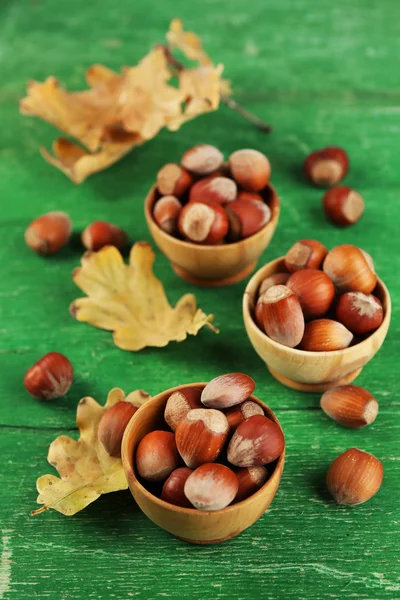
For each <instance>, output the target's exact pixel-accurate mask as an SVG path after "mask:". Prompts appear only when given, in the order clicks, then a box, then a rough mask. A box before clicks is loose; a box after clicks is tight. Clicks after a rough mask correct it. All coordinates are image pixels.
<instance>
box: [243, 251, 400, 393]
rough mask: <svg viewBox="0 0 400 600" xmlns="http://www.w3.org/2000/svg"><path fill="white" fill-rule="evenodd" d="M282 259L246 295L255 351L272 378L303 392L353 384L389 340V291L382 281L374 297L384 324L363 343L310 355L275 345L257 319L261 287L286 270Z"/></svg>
mask: <svg viewBox="0 0 400 600" xmlns="http://www.w3.org/2000/svg"><path fill="white" fill-rule="evenodd" d="M285 270H286V269H285V267H284V261H283V257H281V258H278V259H276V260H273V261H272V262H270V263H268V264H267V265H265V266H264V267H262V268H261V269H259V270H258V271H257V273H255V274H254V275H253V277H252V278H251V279H250V281H249V283H248V285H247V287H246V290H245V292H244V296H243V319H244V324H245V327H246V331H247V335H248V336H249V338H250V341H251V343H252V345H253V347H254V350H255V351H256V352H257V354H258V355H259V356H260V357H261V358H262V360H263V361H264V362H265V363H266V365H267V368H268V370H269V371H270V373H271V375H273V377H275V379H277V380H278V381H280V382H281V383H283V384H284V385H286V386H288V387H290V388H293V389H296V390H301V391H303V392H323V391H325V390H328V389H330V388H332V387H334V386H336V385H343V384H346V383H350V382H351V381H353V380H354V379H355V378H356V377H357V376H358V375H359V374H360V373H361V370H362V368H363V366H364V365H365V364H366V363H367V362H368V361H370V360H371V358H373V356H375V354H376V353H377V352H378V350H379V348H380V347H381V346H382V344H383V341H384V339H385V337H386V334H387V331H388V328H389V323H390V313H391V301H390V295H389V292H388V290H387V288H386V286H385V284H384V283H383V281H381V280H380V279H378V283H377V287H376V289H375V291H374V294H375V295H376V296H378V298H379V299H380V301H381V302H382V305H383V310H384V319H383V322H382V325H381V326H380V327H379V328H378V329H377V330H376V331H374V332H373V333H372V334H371V335H370V336H369V337H367V338H366V339H365V340H363V341H362V342H360V343H358V344H355V345H354V346H350V347H349V348H345V349H344V350H335V351H333V352H307V351H305V350H296V349H295V348H288V347H287V346H283V345H282V344H278V343H277V342H274V340H272V339H271V338H269V337H268V336H267V335H266V334H265V333H263V332H262V331H261V329H260V328H259V327H258V325H257V323H256V322H255V320H254V306H255V302H256V299H257V292H258V288H259V286H260V284H261V282H262V280H263V279H264V278H265V277H269V276H270V275H273V274H274V273H278V272H279V271H285Z"/></svg>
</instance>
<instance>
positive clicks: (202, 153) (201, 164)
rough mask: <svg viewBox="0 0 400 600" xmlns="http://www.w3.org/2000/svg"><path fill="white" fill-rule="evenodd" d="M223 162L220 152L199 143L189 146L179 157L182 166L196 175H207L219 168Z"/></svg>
mask: <svg viewBox="0 0 400 600" xmlns="http://www.w3.org/2000/svg"><path fill="white" fill-rule="evenodd" d="M223 162H224V156H223V154H222V152H220V150H218V148H215V146H210V145H208V144H199V145H197V146H193V148H189V150H186V152H185V154H184V155H183V156H182V159H181V164H182V166H183V167H185V169H187V170H188V171H190V172H191V173H195V174H196V175H209V174H210V173H212V172H213V171H216V170H217V169H219V168H220V167H221V166H222V164H223Z"/></svg>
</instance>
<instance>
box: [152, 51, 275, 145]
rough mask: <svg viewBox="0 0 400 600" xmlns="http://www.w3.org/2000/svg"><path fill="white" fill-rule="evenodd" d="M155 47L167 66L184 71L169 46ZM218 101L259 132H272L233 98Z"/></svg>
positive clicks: (270, 128)
mask: <svg viewBox="0 0 400 600" xmlns="http://www.w3.org/2000/svg"><path fill="white" fill-rule="evenodd" d="M156 47H157V48H161V49H162V50H163V52H164V54H165V57H166V59H167V61H168V64H169V65H170V66H171V67H174V68H175V69H176V70H177V71H178V72H179V71H183V70H184V68H185V66H184V65H183V63H181V62H180V61H179V60H177V59H176V58H175V56H174V55H173V54H172V52H171V49H170V48H169V46H167V45H166V44H157V45H156ZM220 100H221V102H222V104H225V106H228V107H229V108H231V109H232V110H234V111H236V112H237V113H239V115H242V117H244V118H245V119H247V120H248V121H250V123H253V125H255V126H256V127H257V129H259V130H260V131H262V132H264V133H270V132H271V131H272V126H271V125H269V124H268V123H264V121H262V120H261V119H260V118H259V117H257V116H256V115H253V113H251V112H250V111H248V110H247V108H244V106H242V105H241V104H239V102H236V100H233V98H230V97H229V96H228V95H226V94H221V96H220Z"/></svg>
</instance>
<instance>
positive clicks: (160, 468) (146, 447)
mask: <svg viewBox="0 0 400 600" xmlns="http://www.w3.org/2000/svg"><path fill="white" fill-rule="evenodd" d="M180 462H181V460H180V456H179V452H178V450H177V447H176V443H175V436H174V434H173V433H171V432H170V431H151V432H150V433H148V434H147V435H145V436H144V438H143V439H142V440H141V441H140V442H139V445H138V447H137V450H136V467H137V470H138V473H139V475H140V477H143V479H146V480H147V481H165V479H167V477H168V476H169V475H170V474H171V473H172V471H174V470H175V469H177V468H178V467H179V464H180Z"/></svg>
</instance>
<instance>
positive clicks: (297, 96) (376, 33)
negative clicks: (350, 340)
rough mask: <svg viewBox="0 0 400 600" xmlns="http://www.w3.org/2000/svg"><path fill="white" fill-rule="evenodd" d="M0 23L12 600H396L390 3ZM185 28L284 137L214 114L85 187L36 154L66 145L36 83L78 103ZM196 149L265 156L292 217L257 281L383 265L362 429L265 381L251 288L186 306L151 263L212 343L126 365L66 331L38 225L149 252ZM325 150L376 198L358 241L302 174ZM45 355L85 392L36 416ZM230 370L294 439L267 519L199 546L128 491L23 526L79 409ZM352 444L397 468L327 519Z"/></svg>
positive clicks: (218, 0)
mask: <svg viewBox="0 0 400 600" xmlns="http://www.w3.org/2000/svg"><path fill="white" fill-rule="evenodd" d="M0 16H1V19H0V28H1V29H0V31H1V34H0V73H1V75H0V80H1V89H0V110H1V113H0V114H1V119H2V126H1V136H0V181H1V213H2V215H1V216H2V218H1V225H2V227H1V247H0V253H1V255H0V261H1V274H2V275H1V310H2V313H1V314H2V316H1V325H0V327H1V338H0V353H1V381H0V386H1V387H0V394H1V403H0V427H1V437H0V449H1V450H0V452H1V454H0V456H1V461H2V469H1V486H0V507H1V513H0V514H1V528H0V529H1V544H0V551H1V566H0V598H1V599H2V600H24V599H28V598H29V599H32V598H40V599H47V598H48V599H51V600H72V599H73V600H88V599H91V598H93V599H96V600H106V599H107V600H108V599H112V598H113V599H114V598H115V599H119V600H127V599H129V598H159V597H167V598H168V597H172V598H184V597H187V598H198V599H201V600H204V599H207V598H237V599H244V598H246V599H253V598H263V599H264V598H265V599H284V600H292V599H293V600H299V599H307V600H313V599H321V598H330V599H335V598H345V599H350V598H360V599H361V598H363V599H368V600H372V599H390V600H393V599H395V598H400V567H399V562H398V558H399V552H400V546H399V543H400V507H399V495H400V452H399V433H400V418H399V400H398V396H397V390H398V385H397V382H398V377H399V376H398V356H399V351H400V347H399V333H400V319H399V308H398V304H397V302H396V297H397V295H398V294H399V293H400V284H399V278H398V272H399V267H400V262H399V256H398V254H399V253H398V237H399V217H400V208H399V197H398V195H399V185H400V169H399V163H398V147H399V134H400V108H399V107H400V88H399V76H398V64H397V62H398V61H397V60H396V59H398V57H399V56H400V25H399V24H400V4H399V3H398V0H381V2H380V3H375V2H370V1H368V0H365V2H360V0H336V1H335V2H334V3H328V2H319V3H317V2H314V0H298V2H293V0H280V1H279V2H268V3H266V2H262V0H257V1H256V2H252V3H251V2H250V3H249V2H246V3H245V2H243V0H231V2H229V3H226V2H225V1H223V0H212V1H208V2H205V1H204V0H201V1H200V0H192V2H186V1H183V0H176V1H175V2H174V3H172V2H170V3H168V2H158V3H154V4H152V3H149V2H148V1H145V0H136V1H135V2H131V1H130V0H119V2H107V1H106V0H92V2H86V3H82V2H81V1H80V0H70V1H69V2H64V3H63V2H57V1H56V0H19V2H18V1H16V2H11V1H9V2H7V0H5V1H4V0H3V2H2V3H1V6H0ZM174 16H180V17H182V18H183V20H184V22H185V24H186V26H187V28H188V29H193V30H195V31H197V32H198V33H199V34H201V35H202V37H203V39H204V42H205V45H206V48H207V50H208V51H209V52H210V54H211V56H213V57H215V59H216V60H218V61H221V62H222V63H224V64H225V65H226V75H227V76H228V77H229V78H230V79H231V80H232V83H233V87H234V88H235V90H236V98H237V99H238V100H240V101H241V102H242V103H243V104H244V105H246V106H247V107H248V108H249V109H251V110H253V111H254V112H256V113H258V114H259V115H260V116H262V117H263V118H265V119H266V120H269V121H271V122H272V123H273V125H274V129H275V130H274V133H273V134H272V135H270V136H263V135H262V134H260V133H258V132H257V131H255V130H254V129H252V127H251V126H249V125H248V124H247V123H246V122H244V121H243V120H242V119H241V118H240V117H239V116H238V115H236V114H235V113H232V112H231V111H230V110H229V109H227V108H224V107H222V108H221V109H220V110H219V111H218V112H217V113H214V114H210V115H207V116H204V117H202V118H199V119H198V120H196V121H194V122H192V123H189V124H188V125H186V126H184V127H183V128H182V129H181V130H180V131H179V132H178V133H175V134H172V133H169V132H163V133H162V134H161V135H159V136H158V138H157V139H156V140H154V141H152V142H150V143H148V144H146V145H144V146H143V147H142V148H140V149H138V150H136V151H134V152H133V153H131V154H130V155H129V156H128V157H126V158H125V159H124V160H123V161H121V162H120V163H119V164H117V165H116V166H114V167H112V168H111V169H109V170H107V171H106V172H104V173H101V174H99V175H96V176H94V177H92V178H91V179H89V180H88V181H87V182H86V183H84V184H83V185H81V186H78V187H76V186H74V185H73V184H72V183H71V182H70V181H69V180H67V178H65V177H64V176H63V175H62V174H61V173H59V172H58V171H56V170H55V169H53V168H51V167H50V166H48V165H47V164H46V163H45V162H44V161H43V160H42V158H41V157H40V155H39V153H38V146H39V144H43V143H45V144H47V145H48V146H50V143H51V140H52V139H54V137H55V135H56V132H55V131H54V130H53V129H52V128H51V127H50V126H47V125H45V124H43V123H42V122H39V121H38V120H35V119H30V118H25V117H21V116H20V115H19V114H18V109H17V103H18V100H19V98H20V97H22V96H23V95H24V91H25V83H26V82H27V80H29V79H37V80H43V79H44V78H45V77H46V76H47V75H49V74H54V75H56V76H57V77H59V79H60V80H61V81H62V82H63V83H64V84H67V85H68V86H70V87H71V88H73V89H79V87H80V86H81V83H82V80H83V74H84V71H85V68H86V67H87V66H88V65H90V64H92V63H95V62H101V63H104V64H107V65H109V66H110V67H113V68H118V67H119V66H120V65H121V64H134V63H135V62H136V61H137V60H138V59H139V58H140V57H141V56H142V55H143V54H144V53H145V52H146V51H147V50H148V49H149V48H150V46H151V45H152V44H153V43H154V42H155V41H157V40H162V39H163V36H164V32H165V31H166V29H167V27H168V23H169V21H170V19H171V18H172V17H174ZM201 141H204V142H209V143H213V144H216V145H218V146H219V147H220V148H221V149H222V150H223V151H224V152H225V153H226V154H228V153H230V152H231V151H233V150H235V149H237V148H239V147H254V148H259V149H260V150H263V151H265V152H266V153H267V154H268V156H269V158H270V160H271V162H272V166H273V182H274V184H275V185H276V188H277V189H278V191H279V194H280V196H281V201H282V213H281V219H280V223H279V227H278V230H277V232H276V234H275V237H274V239H273V241H272V243H271V245H270V247H269V248H268V250H267V251H266V253H265V255H264V256H263V257H262V261H263V262H266V261H268V260H271V259H272V258H274V257H276V256H279V255H282V254H283V253H284V252H285V251H286V250H287V248H288V247H289V246H290V245H291V244H292V243H293V242H294V241H295V240H296V239H299V238H304V237H316V238H319V239H320V240H321V241H323V242H324V243H325V244H326V245H328V246H334V245H336V244H339V243H343V242H350V243H355V244H357V245H360V246H362V247H363V248H365V249H366V250H368V251H369V252H370V253H371V254H372V255H373V256H374V258H375V262H376V267H377V270H378V273H379V275H380V276H381V277H382V278H383V280H384V281H385V282H386V284H387V285H388V287H389V289H390V290H391V294H392V299H393V305H394V306H393V318H392V325H391V328H390V331H389V335H388V337H387V339H386V342H385V344H384V346H383V348H382V350H381V351H380V352H379V354H378V355H377V357H376V358H375V359H374V360H373V362H372V363H371V364H369V365H368V366H367V367H366V368H365V369H364V371H363V373H362V374H361V376H360V377H359V379H358V380H357V383H359V384H360V385H363V386H365V387H367V388H368V389H369V390H371V391H372V392H373V393H374V394H375V396H376V398H377V399H378V401H379V402H380V407H381V408H380V413H379V416H378V418H377V420H376V422H375V423H374V424H373V425H372V426H371V427H368V428H367V429H365V430H361V431H347V430H345V429H342V428H340V427H339V426H337V425H336V424H335V423H334V422H332V421H330V420H329V419H328V418H327V417H325V416H324V415H323V414H322V413H321V411H320V409H319V404H318V403H319V397H318V396H317V395H306V394H302V393H300V392H294V391H291V390H288V389H286V388H284V387H282V386H281V385H279V384H278V383H276V382H275V381H274V380H273V379H272V378H271V377H270V375H269V374H268V372H267V371H266V369H265V367H264V365H263V364H262V362H261V361H260V360H259V359H258V357H257V356H256V355H255V353H254V351H253V350H252V348H251V346H250V343H249V342H248V340H247V337H246V334H245V330H244V327H243V323H242V318H241V297H242V293H243V288H244V282H243V283H240V284H237V285H235V286H232V287H230V288H225V289H219V290H212V289H197V290H193V288H191V286H189V284H187V283H185V282H184V281H182V280H180V279H178V278H177V277H176V275H175V274H174V273H173V272H172V270H171V268H170V266H169V264H168V263H167V261H166V259H165V258H164V257H163V256H161V255H160V254H159V253H157V261H156V273H157V275H158V276H159V277H160V278H161V279H162V281H163V283H164V284H165V286H166V288H167V290H168V293H169V296H170V299H171V300H172V301H174V302H175V301H176V300H177V299H178V297H179V296H180V295H182V294H183V293H185V292H188V291H195V292H196V294H197V297H198V301H199V304H200V306H201V307H202V308H203V309H204V310H205V311H207V312H214V313H215V315H216V324H217V325H218V326H219V327H220V329H221V333H220V335H219V336H215V335H214V334H213V333H212V332H209V331H206V330H204V331H202V332H201V333H200V334H199V336H198V337H197V338H191V339H189V340H187V341H186V342H184V343H182V344H171V345H170V346H168V348H165V349H161V350H156V349H147V350H145V351H142V352H140V353H137V354H133V353H128V352H123V351H121V350H118V349H117V348H115V347H114V346H113V344H112V339H111V335H110V334H109V333H107V332H104V331H100V330H96V329H94V328H92V327H90V326H88V325H84V324H80V323H77V322H76V321H74V320H73V319H72V318H71V317H70V315H69V313H68V305H69V303H70V302H71V301H72V300H73V299H74V298H75V297H78V296H79V295H80V293H79V290H77V288H75V286H74V284H73V283H72V280H71V276H70V273H71V270H72V268H73V267H75V266H76V265H77V264H79V258H80V252H81V251H80V249H79V247H78V245H76V247H72V248H69V249H68V250H67V249H66V250H64V251H63V252H62V253H61V254H59V255H58V256H56V257H54V258H52V259H47V260H46V259H41V258H39V257H37V256H36V255H34V254H33V253H32V252H31V251H30V250H29V249H28V248H27V247H26V246H25V245H24V242H23V232H24V229H25V227H26V226H27V224H28V223H29V222H30V221H31V219H33V218H34V217H36V216H37V215H38V214H41V213H44V212H46V211H50V210H56V209H57V210H65V211H67V212H68V213H69V214H70V215H71V217H72V219H73V221H74V229H75V230H76V231H77V232H79V231H80V230H82V229H83V228H84V227H85V226H86V225H87V224H88V223H89V222H90V221H92V220H94V219H99V218H100V219H105V220H110V221H112V222H115V223H117V224H119V225H121V226H123V227H124V228H125V229H127V230H128V231H129V232H130V234H131V236H132V239H133V240H149V234H148V231H147V228H146V225H145V221H144V217H143V198H144V196H145V194H146V191H147V190H148V188H149V186H150V184H151V183H152V181H153V179H154V175H155V173H156V172H157V170H158V169H159V167H160V166H161V165H162V164H163V163H164V162H165V161H166V160H167V159H178V158H179V157H180V156H181V154H182V153H183V151H184V150H185V149H186V148H187V147H188V146H190V145H192V144H195V143H198V142H201ZM327 144H340V145H343V146H344V147H345V148H346V149H347V150H348V152H349V154H350V157H351V163H352V166H351V173H350V175H349V177H348V183H349V184H350V185H354V186H355V187H356V188H357V189H358V190H359V191H360V192H361V193H362V194H363V195H364V197H365V200H366V212H365V216H364V217H363V219H362V221H361V222H360V223H359V224H358V225H356V226H355V227H353V228H351V229H348V230H339V229H336V228H334V227H333V226H332V225H330V224H328V223H327V222H326V220H325V218H324V216H323V214H322V211H321V209H320V197H321V192H320V191H318V190H316V189H313V188H311V187H309V186H308V185H307V184H305V182H304V181H303V177H302V174H301V165H302V161H303V159H304V156H305V155H306V153H307V152H308V151H309V150H310V149H313V148H315V147H321V146H323V145H327ZM51 350H54V351H60V352H63V353H65V354H66V355H67V356H68V357H69V358H70V359H71V361H72V362H73V364H74V367H75V371H76V379H75V382H74V384H73V387H72V388H71V391H70V393H69V394H68V396H67V397H66V398H65V399H61V400H59V401H57V402H55V403H49V404H45V403H40V402H39V401H35V400H34V399H33V398H31V397H29V396H28V394H27V393H26V392H25V390H24V387H23V383H22V381H23V375H24V372H25V370H26V369H27V368H28V367H29V366H31V364H33V363H34V362H35V361H36V360H37V359H38V358H39V357H40V356H41V355H43V354H44V353H46V352H48V351H51ZM233 370H241V371H244V372H246V373H249V374H250V375H251V376H252V377H254V378H255V380H256V382H257V392H258V396H259V397H261V398H263V399H264V400H265V402H267V403H268V404H269V405H270V406H271V408H272V409H273V410H274V411H275V412H276V413H277V415H278V416H279V418H280V420H281V422H282V425H283V427H284V430H285V433H286V440H287V464H286V468H285V472H284V476H283V479H282V482H281V486H280V488H279V491H278V494H277V496H276V498H275V500H274V502H273V504H272V506H271V508H270V510H269V511H268V514H266V515H265V516H264V517H263V518H261V519H260V520H259V521H258V522H257V523H256V524H255V525H254V526H253V527H251V528H250V529H249V530H247V531H246V532H244V533H243V534H242V535H240V536H239V537H238V538H236V539H233V540H232V541H230V542H228V543H226V544H223V545H219V546H214V547H213V546H210V547H197V546H190V545H187V544H185V543H183V542H180V541H178V540H176V539H174V538H172V537H171V536H170V535H169V534H167V533H166V532H164V531H162V530H160V529H158V528H157V527H156V526H155V525H153V524H152V523H151V522H150V521H149V520H148V519H147V518H146V517H145V516H144V515H143V514H141V513H140V511H139V509H138V508H137V507H136V506H135V503H134V502H133V500H132V498H131V496H130V494H129V492H122V493H118V494H114V495H113V496H108V497H103V498H101V499H99V500H98V501H97V502H95V503H94V504H92V505H91V506H90V507H89V508H87V510H85V511H83V512H82V513H80V514H78V515H76V516H75V517H72V518H67V517H64V516H62V515H60V514H58V513H56V512H51V511H50V512H47V513H44V514H42V515H40V516H38V517H35V518H33V517H31V516H30V511H31V509H33V508H35V501H36V491H35V480H36V478H37V477H38V476H39V475H41V474H43V473H46V472H49V471H51V467H49V466H48V464H47V462H46V454H47V449H48V445H49V444H50V442H51V441H52V440H53V439H54V438H55V437H56V436H57V435H59V434H61V433H69V434H70V435H73V436H74V435H76V427H75V410H76V405H77V402H78V400H79V399H80V398H81V397H83V396H84V395H88V394H90V395H92V396H94V397H95V398H97V399H98V400H100V401H101V402H104V400H105V398H106V394H107V392H108V390H109V389H110V388H112V387H114V386H120V387H122V388H123V389H125V390H126V391H130V390H132V389H136V388H144V389H146V390H147V391H148V392H150V393H151V394H155V393H157V392H159V391H161V390H162V389H165V387H170V386H174V385H177V384H180V383H183V382H190V381H193V380H207V379H210V378H212V377H214V376H216V375H217V374H220V373H222V372H227V371H233ZM351 446H357V447H360V448H362V449H365V450H368V451H370V452H372V453H374V454H376V455H377V456H378V457H379V458H380V459H381V460H382V461H383V464H384V468H385V479H384V483H383V486H382V489H381V491H380V492H379V494H378V495H377V496H376V497H375V498H373V499H372V500H371V501H370V502H368V503H367V504H365V505H363V506H360V507H357V508H354V509H350V508H341V507H337V506H335V505H334V504H333V503H332V502H331V500H330V499H329V497H328V496H327V493H326V491H325V486H324V476H325V472H326V470H327V467H328V465H329V464H330V462H331V461H332V459H333V458H334V457H335V456H336V455H337V454H339V453H340V452H342V451H344V450H346V449H347V448H349V447H351Z"/></svg>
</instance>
